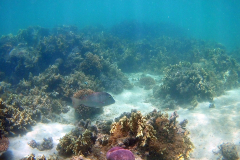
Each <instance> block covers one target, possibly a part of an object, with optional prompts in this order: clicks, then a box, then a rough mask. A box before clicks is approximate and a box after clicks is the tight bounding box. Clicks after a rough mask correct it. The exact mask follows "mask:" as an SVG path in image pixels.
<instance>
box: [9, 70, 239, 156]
mask: <svg viewBox="0 0 240 160" xmlns="http://www.w3.org/2000/svg"><path fill="white" fill-rule="evenodd" d="M131 76H133V75H131ZM135 76H139V74H138V75H135ZM154 78H155V79H157V78H158V77H154ZM149 95H152V90H144V89H143V88H139V87H136V86H135V87H134V88H133V89H131V90H125V91H124V92H122V93H121V94H119V95H113V96H114V99H115V100H116V103H115V104H113V105H110V106H106V107H104V112H103V114H101V115H98V116H96V117H95V118H94V120H103V119H113V120H114V118H115V117H118V116H119V115H120V114H121V113H123V112H131V110H132V109H136V110H138V111H141V113H142V114H143V115H145V114H147V113H149V112H150V111H152V110H154V109H157V110H161V108H160V107H159V106H153V105H152V104H150V103H147V102H146V99H147V97H148V96H149ZM239 97H240V89H236V90H231V91H227V92H226V93H225V94H224V95H222V96H220V97H216V98H214V104H215V106H216V107H215V108H209V103H208V102H203V103H200V104H199V105H198V106H197V107H196V108H195V109H194V110H188V109H183V108H181V107H180V109H179V110H178V111H177V112H178V114H179V118H178V121H182V120H184V119H188V122H189V123H188V125H187V129H188V130H189V131H190V138H191V140H192V142H193V144H194V145H195V149H194V152H193V153H191V159H197V160H211V159H213V160H214V159H217V158H218V157H219V156H220V155H219V154H214V152H215V153H216V152H218V151H219V149H218V146H219V145H220V144H222V143H226V142H231V143H234V144H236V145H238V146H239V145H240V98H239ZM73 111H74V110H73V109H71V111H70V112H68V113H66V114H64V115H62V116H63V117H65V118H66V119H69V120H70V122H71V121H72V122H73V123H72V124H69V125H66V124H60V123H49V124H42V123H38V124H37V125H35V126H33V130H32V131H31V132H28V133H27V134H26V135H24V136H22V137H15V138H11V139H10V146H9V151H11V152H12V154H13V156H14V159H16V160H17V159H20V158H23V157H24V156H26V155H29V154H31V153H34V154H35V155H36V156H39V155H42V154H44V155H45V156H48V155H53V154H56V153H57V151H56V146H57V144H58V142H59V139H60V138H61V137H63V136H64V135H65V134H66V133H68V132H70V131H71V129H72V128H74V125H73V124H74V120H73V119H72V117H73ZM167 112H168V113H169V115H170V114H171V113H172V112H173V111H167ZM48 137H52V138H53V143H54V148H53V149H51V150H49V151H38V150H37V149H33V148H31V147H30V146H29V145H28V144H27V143H28V142H30V141H31V140H32V139H34V140H36V141H37V142H41V141H42V140H43V138H48ZM237 149H238V152H239V155H240V147H237Z"/></svg>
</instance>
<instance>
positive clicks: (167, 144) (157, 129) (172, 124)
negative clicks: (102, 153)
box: [109, 111, 194, 159]
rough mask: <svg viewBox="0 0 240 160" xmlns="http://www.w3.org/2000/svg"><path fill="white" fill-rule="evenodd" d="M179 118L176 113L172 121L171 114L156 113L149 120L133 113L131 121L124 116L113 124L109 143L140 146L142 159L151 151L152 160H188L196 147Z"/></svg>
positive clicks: (148, 116) (149, 156)
mask: <svg viewBox="0 0 240 160" xmlns="http://www.w3.org/2000/svg"><path fill="white" fill-rule="evenodd" d="M177 117H178V116H177V113H176V112H174V114H173V115H172V116H171V118H170V119H168V115H166V114H162V113H161V112H156V111H153V112H151V113H149V114H148V115H147V116H145V117H143V116H142V115H141V113H140V112H137V113H135V112H132V114H131V118H130V119H128V118H126V117H123V118H121V119H120V120H119V122H115V123H113V124H112V129H111V131H110V133H111V136H110V138H109V144H110V145H112V146H121V145H124V146H128V147H131V146H134V145H136V146H138V148H137V150H139V152H140V153H142V156H143V155H144V154H143V153H145V152H149V155H148V156H147V157H148V159H156V158H157V157H158V159H179V158H181V157H184V158H185V159H186V158H188V157H189V153H190V152H191V151H192V150H193V148H194V146H193V144H192V142H191V141H190V139H189V138H188V134H189V132H188V131H186V129H185V128H183V126H185V124H186V122H185V123H182V126H181V125H179V124H178V123H177V121H176V118H177ZM133 139H135V140H133ZM129 141H131V143H129Z"/></svg>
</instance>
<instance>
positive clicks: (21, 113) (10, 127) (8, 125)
mask: <svg viewBox="0 0 240 160" xmlns="http://www.w3.org/2000/svg"><path fill="white" fill-rule="evenodd" d="M0 103H1V108H0V111H1V113H0V117H1V119H0V120H1V128H0V130H1V131H3V132H4V134H16V135H17V134H22V133H25V132H26V131H28V130H29V129H30V128H31V126H32V125H34V124H35V123H36V121H35V120H33V119H32V118H33V116H34V114H33V113H31V112H30V111H29V110H26V109H22V108H18V106H12V105H6V104H5V103H4V102H3V101H2V100H1V99H0Z"/></svg>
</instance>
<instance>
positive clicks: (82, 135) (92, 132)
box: [57, 121, 97, 155]
mask: <svg viewBox="0 0 240 160" xmlns="http://www.w3.org/2000/svg"><path fill="white" fill-rule="evenodd" d="M83 123H84V127H85V128H84V127H83V126H81V125H80V126H79V127H77V128H75V129H73V130H72V131H71V132H70V133H69V134H66V135H65V136H64V137H62V138H61V139H60V142H59V144H58V145H57V150H58V152H59V153H60V154H61V155H72V154H74V155H81V154H83V155H88V154H89V153H90V151H91V148H92V146H93V145H94V143H95V141H96V139H97V136H96V135H97V130H96V129H95V128H94V127H92V126H90V125H88V124H89V122H84V121H83V122H81V123H80V124H83ZM86 124H87V125H86Z"/></svg>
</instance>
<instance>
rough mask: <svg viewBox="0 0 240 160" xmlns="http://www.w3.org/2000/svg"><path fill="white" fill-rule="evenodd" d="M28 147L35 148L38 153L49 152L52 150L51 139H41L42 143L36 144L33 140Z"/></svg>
mask: <svg viewBox="0 0 240 160" xmlns="http://www.w3.org/2000/svg"><path fill="white" fill-rule="evenodd" d="M28 145H29V146H31V147H32V148H37V149H38V150H40V151H44V150H49V149H52V148H53V139H52V137H49V138H43V142H42V143H37V142H36V141H35V140H31V141H30V142H29V143H28Z"/></svg>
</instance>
